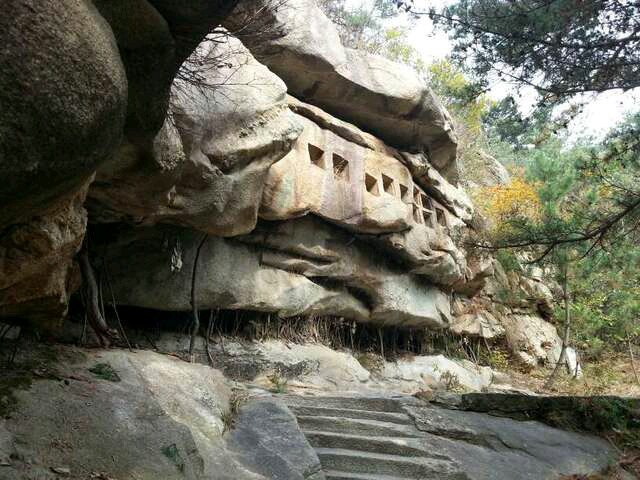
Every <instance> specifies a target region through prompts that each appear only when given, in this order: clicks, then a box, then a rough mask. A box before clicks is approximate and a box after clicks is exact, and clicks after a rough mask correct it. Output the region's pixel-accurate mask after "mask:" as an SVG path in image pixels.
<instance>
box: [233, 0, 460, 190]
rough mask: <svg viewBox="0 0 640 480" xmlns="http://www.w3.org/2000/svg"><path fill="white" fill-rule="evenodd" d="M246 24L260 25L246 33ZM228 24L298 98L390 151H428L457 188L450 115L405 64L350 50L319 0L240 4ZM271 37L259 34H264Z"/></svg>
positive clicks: (429, 156) (454, 149)
mask: <svg viewBox="0 0 640 480" xmlns="http://www.w3.org/2000/svg"><path fill="white" fill-rule="evenodd" d="M247 18H252V19H254V20H253V23H252V24H250V25H249V28H243V24H245V23H246V19H247ZM226 25H227V26H228V28H229V29H230V30H231V31H237V32H238V35H239V37H240V38H241V39H242V40H243V42H244V43H245V44H246V45H247V46H248V47H249V48H250V49H251V51H252V52H253V53H254V55H255V56H256V57H257V58H258V60H260V62H262V63H264V64H265V65H267V66H268V67H269V68H270V69H271V70H273V71H274V72H275V73H276V74H277V75H278V76H280V78H282V79H283V80H284V81H285V83H286V84H287V86H288V87H289V91H290V92H291V93H292V94H293V95H294V96H296V97H297V98H298V99H300V100H303V101H305V102H308V103H311V104H314V105H316V106H318V107H320V108H322V109H324V110H326V111H327V112H329V113H331V114H332V115H335V116H336V117H339V118H341V119H343V120H346V121H348V122H352V123H354V124H356V125H358V126H359V127H360V128H362V129H364V130H366V131H368V132H370V133H372V134H375V135H377V136H378V137H380V138H381V139H382V140H384V141H385V142H387V143H388V144H389V145H393V146H394V147H398V148H400V149H402V150H407V151H412V152H425V153H427V155H428V158H429V160H430V162H431V163H432V165H433V166H435V168H436V169H438V170H439V171H440V172H441V173H442V174H443V175H445V177H447V178H448V179H449V180H450V181H453V182H457V179H458V173H459V172H458V167H457V163H456V145H457V140H456V136H455V133H454V131H453V126H452V122H451V119H450V117H449V114H448V113H447V112H446V110H445V109H444V108H443V107H442V105H441V104H440V102H439V100H438V99H437V98H436V97H435V95H434V94H433V92H432V91H431V89H430V88H429V87H428V86H426V85H425V83H424V82H423V81H422V80H421V79H420V78H419V77H418V75H417V74H416V73H415V72H414V71H413V70H412V69H411V68H410V67H407V66H405V65H399V64H397V63H394V62H391V61H389V60H387V59H385V58H382V57H380V56H377V55H370V54H367V53H364V52H360V51H357V50H352V49H350V48H345V47H344V46H343V45H342V43H341V41H340V37H339V35H338V31H337V28H336V27H335V25H333V23H331V21H330V20H329V19H328V18H327V17H326V16H325V15H324V13H323V12H322V11H321V10H320V9H319V8H318V7H317V6H316V5H315V2H314V1H313V0H295V1H288V2H273V1H271V0H261V1H257V2H256V1H241V2H240V4H239V6H238V8H237V9H236V12H235V14H234V15H233V16H231V17H229V18H228V19H227V21H226ZM265 30H267V31H270V32H272V34H271V35H269V36H265V35H260V34H259V32H263V31H265Z"/></svg>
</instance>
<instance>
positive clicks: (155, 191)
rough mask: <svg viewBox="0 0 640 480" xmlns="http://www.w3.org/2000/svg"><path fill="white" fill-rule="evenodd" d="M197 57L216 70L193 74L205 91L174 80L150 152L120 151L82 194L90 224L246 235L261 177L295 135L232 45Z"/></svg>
mask: <svg viewBox="0 0 640 480" xmlns="http://www.w3.org/2000/svg"><path fill="white" fill-rule="evenodd" d="M198 48H199V49H200V51H199V53H198V55H200V56H202V57H205V58H207V59H208V60H207V61H208V62H212V63H213V62H219V64H220V65H219V66H217V67H216V68H207V69H205V70H204V71H203V72H202V73H201V74H202V76H203V79H202V80H201V81H202V82H204V83H206V84H209V85H211V87H201V88H198V87H197V86H195V85H191V84H188V83H185V82H181V81H178V82H177V83H176V85H175V86H174V92H173V94H174V96H175V100H174V105H173V107H172V111H171V113H170V115H169V117H167V119H166V120H165V122H164V126H163V127H162V129H161V130H160V132H159V133H158V135H157V136H156V138H155V140H154V142H153V149H152V152H150V153H146V152H144V151H141V150H140V149H137V148H134V147H132V146H131V145H125V146H123V148H122V149H121V151H120V152H119V155H118V161H117V162H115V163H114V162H112V163H109V164H108V165H106V166H105V167H104V168H102V169H100V170H99V172H98V175H97V179H96V182H95V183H94V184H93V186H92V189H91V192H90V196H91V204H90V205H91V213H92V215H93V218H94V219H95V220H97V221H100V222H112V221H117V220H125V221H130V222H135V223H137V224H154V223H157V222H165V223H174V224H178V225H189V226H192V227H194V228H195V229H197V230H200V231H203V232H207V233H210V234H216V235H224V236H226V235H237V234H238V233H246V232H248V231H250V230H252V229H253V227H254V226H255V222H256V219H257V211H258V208H259V207H260V202H261V200H262V190H263V187H264V184H265V178H266V176H267V171H268V170H269V167H270V166H271V164H272V163H273V162H275V161H276V160H279V159H280V158H281V157H282V156H283V155H284V154H285V153H287V152H288V151H289V149H290V148H291V144H292V142H293V141H294V140H295V139H296V138H297V136H298V135H299V133H300V130H301V126H300V125H299V124H298V122H296V120H295V119H294V117H293V114H292V113H291V112H290V111H289V109H288V108H287V105H286V102H285V94H286V87H285V85H284V84H283V83H282V81H281V80H280V79H279V78H278V77H276V76H275V75H273V74H272V73H271V72H269V70H268V69H267V68H266V67H264V66H263V65H260V64H259V63H258V62H256V61H255V60H254V59H253V57H252V56H251V54H250V53H249V52H248V51H247V50H246V49H245V48H244V47H243V46H242V44H240V42H239V41H238V40H236V39H233V38H231V37H229V38H226V39H225V40H224V41H223V42H222V43H220V44H213V43H206V42H205V43H204V44H202V45H200V46H199V47H198Z"/></svg>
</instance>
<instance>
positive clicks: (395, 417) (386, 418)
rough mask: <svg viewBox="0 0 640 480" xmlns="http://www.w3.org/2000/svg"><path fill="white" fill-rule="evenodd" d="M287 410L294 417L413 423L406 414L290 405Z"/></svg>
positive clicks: (400, 423)
mask: <svg viewBox="0 0 640 480" xmlns="http://www.w3.org/2000/svg"><path fill="white" fill-rule="evenodd" d="M289 409H290V410H291V411H292V412H293V413H294V414H295V415H296V416H297V415H305V416H316V417H341V418H360V419H364V420H377V421H379V422H388V423H397V424H399V425H413V421H412V420H411V418H409V415H407V414H406V413H397V412H378V411H371V410H356V409H352V408H334V407H316V406H308V405H292V406H290V407H289Z"/></svg>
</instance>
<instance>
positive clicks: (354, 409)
mask: <svg viewBox="0 0 640 480" xmlns="http://www.w3.org/2000/svg"><path fill="white" fill-rule="evenodd" d="M284 400H285V402H286V403H287V405H288V407H289V408H290V410H291V411H292V412H293V413H294V414H295V415H296V417H297V420H298V424H299V426H300V428H301V429H302V431H303V432H304V434H305V435H306V437H307V439H308V441H309V443H310V444H311V445H312V446H313V447H314V448H315V450H316V453H317V455H318V457H319V459H320V463H321V464H322V469H323V471H324V474H325V477H326V479H327V480H356V479H359V480H419V479H432V480H464V479H468V477H467V475H466V474H465V473H463V472H462V471H461V470H460V469H459V467H458V465H457V464H456V463H455V462H453V461H452V460H451V459H450V458H449V457H447V456H445V455H442V454H438V453H436V452H434V451H433V449H432V448H428V445H427V444H426V443H425V442H424V441H423V437H424V434H423V433H422V432H420V431H419V430H418V429H417V428H416V427H415V424H414V422H413V420H412V419H411V418H410V417H409V416H408V415H407V413H406V412H405V411H404V409H403V408H402V401H404V402H407V401H411V400H412V399H410V398H409V399H407V398H403V399H402V401H401V398H400V397H398V398H395V397H302V396H286V397H285V399H284Z"/></svg>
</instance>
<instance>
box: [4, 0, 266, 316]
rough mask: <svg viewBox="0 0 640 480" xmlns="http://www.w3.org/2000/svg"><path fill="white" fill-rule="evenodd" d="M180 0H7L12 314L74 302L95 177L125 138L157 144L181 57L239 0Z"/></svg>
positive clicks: (7, 280) (133, 143)
mask: <svg viewBox="0 0 640 480" xmlns="http://www.w3.org/2000/svg"><path fill="white" fill-rule="evenodd" d="M173 3H174V2H164V1H162V0H155V1H152V2H147V1H146V0H132V1H114V2H107V1H102V0H96V1H95V2H91V1H84V0H62V1H50V0H45V1H38V2H34V1H32V0H9V1H8V2H4V3H3V5H2V7H3V9H4V13H5V14H4V15H2V18H1V19H0V41H1V43H2V46H3V48H2V51H1V52H0V63H1V64H2V66H3V68H2V71H1V72H0V104H1V105H2V106H3V109H2V112H1V113H0V176H2V178H5V179H7V181H5V182H3V183H2V185H0V206H1V207H2V208H0V232H1V233H0V245H1V247H0V256H1V257H2V260H3V262H2V269H1V271H0V291H1V294H0V297H1V298H0V305H1V306H0V317H11V318H14V319H15V318H30V319H35V318H40V319H44V318H49V319H51V320H54V319H56V318H59V317H60V316H61V315H63V314H64V313H65V312H66V304H67V300H68V296H69V294H70V293H71V292H72V291H73V289H74V287H75V286H77V284H78V282H77V281H74V280H73V279H74V278H75V275H72V272H74V271H75V269H74V266H73V260H72V259H73V256H74V254H75V253H76V252H77V250H78V249H79V247H80V245H81V243H82V240H83V236H84V233H85V225H86V212H85V211H84V207H83V206H82V203H83V202H84V198H85V195H86V188H87V183H88V182H89V181H91V180H92V179H93V177H94V174H95V172H96V169H97V168H99V167H100V166H103V165H105V164H106V163H108V162H109V160H112V161H113V160H114V158H115V157H117V155H116V151H117V150H118V149H120V151H124V152H131V151H132V150H135V149H138V154H139V155H148V154H149V152H150V151H151V150H152V140H153V139H154V137H155V136H156V133H157V132H158V130H159V129H160V128H161V126H162V125H163V122H164V119H165V116H166V110H167V104H168V100H169V88H170V85H171V83H172V80H173V78H174V77H175V75H176V73H177V72H178V69H179V67H180V65H181V64H182V62H183V60H184V59H185V58H186V57H187V56H188V55H189V54H190V53H191V51H192V50H193V49H194V48H195V47H196V46H197V45H198V44H199V43H200V41H201V40H202V38H203V37H204V36H205V34H207V33H208V32H209V31H210V29H211V26H212V25H217V24H218V23H219V22H220V19H221V18H222V17H223V16H224V15H225V14H226V13H228V11H229V10H230V9H231V8H232V7H233V6H234V5H235V3H236V2H235V1H228V0H227V1H222V0H221V1H204V0H203V1H199V2H190V5H189V6H185V5H175V4H173ZM96 7H97V8H96ZM156 7H157V8H156ZM114 34H115V35H114ZM258 196H259V195H258Z"/></svg>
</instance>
